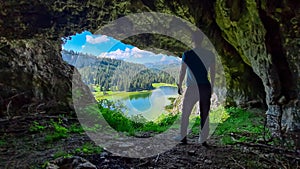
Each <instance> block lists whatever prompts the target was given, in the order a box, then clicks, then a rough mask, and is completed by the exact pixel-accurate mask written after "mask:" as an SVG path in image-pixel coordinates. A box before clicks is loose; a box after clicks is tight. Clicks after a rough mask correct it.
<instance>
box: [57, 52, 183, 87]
mask: <svg viewBox="0 0 300 169" xmlns="http://www.w3.org/2000/svg"><path fill="white" fill-rule="evenodd" d="M62 55H63V57H64V59H65V60H66V61H67V62H69V63H71V64H73V65H74V66H76V67H77V68H78V70H79V72H80V74H81V78H82V80H83V82H84V83H86V84H87V85H97V86H99V90H100V91H108V90H111V91H140V90H151V89H154V88H153V86H152V83H168V84H174V83H176V79H175V77H174V76H172V75H170V74H171V73H172V72H170V71H173V70H172V69H170V68H168V67H165V68H164V69H165V70H166V71H164V70H159V69H158V68H155V67H153V66H152V68H148V67H146V66H145V65H143V64H137V63H130V62H125V61H122V60H117V59H110V58H97V57H96V56H93V55H90V54H83V53H78V52H74V51H66V50H63V51H62ZM167 70H170V71H169V72H170V74H169V73H168V72H167ZM177 71H178V70H177ZM172 74H174V73H172Z"/></svg>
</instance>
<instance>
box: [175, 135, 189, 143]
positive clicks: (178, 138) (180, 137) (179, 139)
mask: <svg viewBox="0 0 300 169" xmlns="http://www.w3.org/2000/svg"><path fill="white" fill-rule="evenodd" d="M173 139H174V140H175V141H177V142H181V143H182V144H187V138H186V136H185V137H183V138H182V136H180V135H179V136H177V137H174V138H173Z"/></svg>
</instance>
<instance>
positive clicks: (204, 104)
mask: <svg viewBox="0 0 300 169" xmlns="http://www.w3.org/2000/svg"><path fill="white" fill-rule="evenodd" d="M199 92H200V101H199V106H200V118H201V133H200V143H204V142H205V141H206V140H207V137H208V134H209V110H210V98H211V88H210V86H209V85H201V86H199Z"/></svg>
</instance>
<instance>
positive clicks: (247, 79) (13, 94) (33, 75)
mask: <svg viewBox="0 0 300 169" xmlns="http://www.w3.org/2000/svg"><path fill="white" fill-rule="evenodd" d="M0 4H1V6H0V11H1V12H0V32H1V34H0V55H1V57H0V65H1V69H0V72H1V73H0V79H1V80H0V86H1V89H0V93H1V95H0V106H1V107H0V110H1V112H2V114H0V115H2V116H4V115H8V114H9V113H10V112H14V111H13V109H15V110H19V109H17V108H22V107H23V108H24V106H25V107H26V105H29V103H31V102H33V101H36V102H40V101H42V103H49V101H53V100H54V101H55V103H58V104H57V105H62V106H58V107H57V109H58V110H59V109H61V108H63V107H64V108H66V105H70V104H69V102H70V91H71V89H70V88H71V86H72V85H71V75H72V74H73V72H72V71H74V68H72V67H71V66H70V65H67V64H66V63H64V62H63V61H62V59H61V54H60V50H61V47H60V45H61V44H62V43H63V42H62V41H61V38H66V37H68V36H70V35H74V34H75V33H79V32H82V31H84V30H89V31H91V32H94V31H96V30H97V29H98V28H100V27H101V26H103V25H105V24H107V23H108V22H109V21H112V20H115V19H117V18H119V17H122V16H125V15H127V14H130V13H137V12H148V11H155V12H162V13H168V14H172V15H176V16H178V17H181V18H183V19H185V20H187V21H189V22H191V23H193V24H195V25H196V26H197V27H199V28H200V29H201V30H202V31H203V32H204V33H205V34H206V35H207V36H208V37H209V38H210V40H211V42H212V43H213V44H214V46H215V47H216V49H217V51H218V53H219V55H220V56H221V58H222V64H223V67H224V70H225V75H226V81H227V89H228V93H227V103H228V104H229V105H247V104H249V102H250V103H252V102H257V103H260V104H261V105H265V106H266V107H267V111H266V112H267V122H268V126H269V127H270V128H271V129H272V131H273V134H274V135H275V136H276V135H277V136H281V134H282V133H285V132H289V133H299V130H300V102H299V99H300V92H299V90H300V80H299V76H300V65H299V63H300V58H299V53H300V50H299V49H300V43H299V38H300V27H299V21H300V3H299V2H298V1H297V0H282V1H270V0H257V1H254V0H216V1H210V0H202V1H199V0H177V1H168V0H157V1H148V0H121V1H117V0H112V1H108V0H87V1H84V2H82V1H76V0H65V1H60V0H59V1H58V0H48V1H36V0H27V1H15V0H13V1H4V0H1V1H0ZM146 37H147V38H148V39H147V40H145V38H146ZM162 39H167V40H164V41H163V42H162ZM124 41H125V42H127V43H131V44H132V45H136V46H138V47H141V48H145V47H146V46H147V47H148V48H149V47H151V46H152V47H154V48H161V49H164V50H165V51H171V52H172V53H177V54H179V53H182V52H183V51H184V50H185V49H186V48H185V47H184V46H182V44H180V43H178V42H176V41H174V40H172V39H170V38H169V39H168V37H165V36H159V35H155V36H153V35H147V34H146V35H141V36H138V38H137V37H131V38H128V39H126V40H124ZM160 42H162V43H160ZM78 83H81V82H79V80H78ZM63 91H65V92H63ZM66 91H69V92H66ZM38 105H40V104H38ZM36 108H39V107H38V106H36ZM28 109H30V106H27V107H26V110H28ZM23 111H25V109H24V110H23ZM11 115H12V114H11ZM296 135H297V134H296Z"/></svg>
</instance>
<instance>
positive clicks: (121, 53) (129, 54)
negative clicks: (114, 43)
mask: <svg viewBox="0 0 300 169" xmlns="http://www.w3.org/2000/svg"><path fill="white" fill-rule="evenodd" d="M150 55H154V54H153V53H152V52H148V51H144V50H141V49H139V48H137V47H134V48H132V49H130V48H125V50H120V49H118V50H116V51H112V52H104V53H101V54H100V55H99V56H98V57H106V58H111V59H128V58H143V57H145V56H150Z"/></svg>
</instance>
